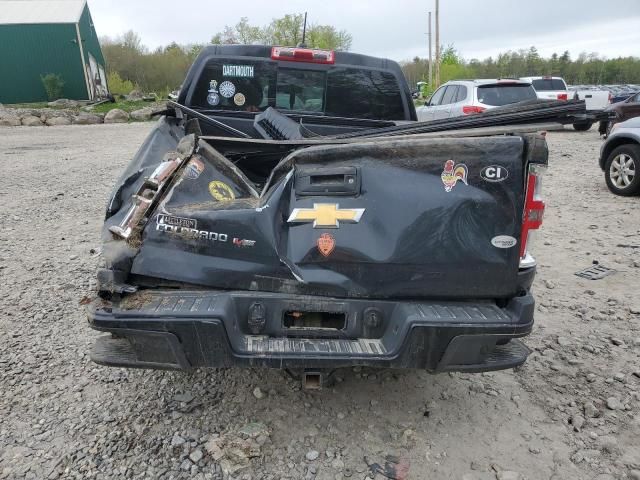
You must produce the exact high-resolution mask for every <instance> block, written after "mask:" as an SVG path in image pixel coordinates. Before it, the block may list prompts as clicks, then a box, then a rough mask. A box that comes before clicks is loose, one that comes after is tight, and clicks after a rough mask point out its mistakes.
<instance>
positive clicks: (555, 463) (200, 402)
mask: <svg viewBox="0 0 640 480" xmlns="http://www.w3.org/2000/svg"><path fill="white" fill-rule="evenodd" d="M150 128H151V125H150V124H129V125H102V126H74V127H50V128H40V127H34V128H29V129H27V128H3V129H1V130H0V165H1V171H2V179H3V182H2V184H1V185H0V231H1V232H2V233H1V234H0V334H1V335H2V338H4V342H5V343H4V347H2V349H0V391H1V392H2V395H1V396H0V419H1V420H0V478H2V479H5V478H7V479H14V478H15V479H24V478H26V479H47V478H83V479H84V478H103V479H106V478H114V479H115V478H118V479H120V478H148V479H155V478H160V479H170V478H173V479H177V478H194V479H221V478H222V477H223V475H224V476H225V478H226V477H229V476H230V478H237V479H244V480H246V479H252V480H257V479H296V480H297V479H307V478H308V479H312V478H316V479H319V480H326V479H328V480H334V479H336V480H339V479H343V478H353V479H359V480H361V479H365V478H376V479H382V478H383V476H382V475H380V474H377V475H376V474H374V473H370V471H369V469H368V468H367V463H366V462H367V461H368V462H369V463H372V462H376V463H380V464H381V465H384V463H385V459H386V458H387V457H388V456H390V455H391V456H395V457H397V458H395V461H396V462H399V464H400V468H398V470H402V469H407V468H408V470H409V474H408V476H407V477H406V478H409V479H429V480H438V479H449V478H452V479H465V480H473V479H477V480H483V479H500V480H507V479H519V478H520V479H524V478H527V479H531V480H534V479H535V480H537V479H557V480H559V479H583V478H584V479H599V480H606V479H625V478H632V479H640V471H638V470H640V448H639V447H638V446H639V445H640V332H639V329H640V323H639V320H640V318H639V314H640V298H639V288H638V286H640V268H639V267H640V256H639V253H640V248H639V247H640V230H639V229H640V209H639V208H638V206H639V203H638V202H639V201H640V199H638V198H620V197H615V196H613V195H611V194H610V193H609V192H608V190H607V189H606V187H605V184H604V179H603V176H602V173H601V172H600V171H599V169H598V167H597V162H596V159H597V153H598V148H599V145H600V142H601V141H600V139H599V138H598V135H597V132H595V130H592V131H589V132H585V133H578V132H573V131H564V132H553V133H550V134H549V136H548V139H549V144H550V149H551V161H550V164H551V166H550V169H549V173H548V175H547V176H546V177H545V185H544V190H545V197H546V201H547V204H548V206H547V212H546V219H545V223H544V226H543V230H542V232H541V235H539V236H538V243H537V248H536V255H537V257H538V259H539V262H540V263H539V267H540V268H539V273H538V276H537V279H536V284H535V293H536V297H537V300H538V307H537V318H536V322H537V323H536V327H535V330H534V333H533V335H532V336H531V337H529V338H528V339H527V343H528V345H529V346H530V347H532V348H533V349H534V353H533V354H532V355H531V357H530V358H529V361H528V362H527V363H526V365H525V366H524V367H522V368H520V369H518V370H517V371H515V372H514V371H505V372H499V373H490V374H482V375H469V374H444V375H438V376H431V375H428V374H426V373H424V372H421V371H406V372H403V371H400V372H398V371H391V370H368V369H354V370H345V371H342V372H340V374H339V379H338V380H341V381H339V382H338V383H337V384H336V386H335V387H333V388H331V389H326V390H323V391H320V392H305V391H301V390H300V387H299V384H298V383H297V382H295V381H294V380H292V379H291V378H289V377H288V376H287V375H286V374H284V373H282V372H279V371H261V370H207V371H196V372H193V373H181V372H154V371H139V370H124V369H113V368H107V367H100V366H97V365H95V364H93V363H92V362H91V361H90V360H89V356H88V351H89V349H90V346H91V344H92V341H93V339H94V338H95V337H96V336H97V335H98V334H97V333H96V332H93V331H92V330H90V329H89V328H88V327H87V324H86V318H85V315H84V312H83V307H82V306H81V305H79V302H80V300H81V299H82V298H83V297H85V296H91V295H92V289H93V288H94V281H93V276H94V272H95V269H96V266H97V265H98V262H99V260H100V253H99V249H100V243H99V229H100V225H101V217H102V214H103V209H104V205H105V202H106V198H107V195H108V194H109V192H110V189H111V187H112V184H113V182H114V180H115V178H116V176H117V175H118V173H119V172H120V170H121V169H122V168H123V166H124V165H125V164H126V162H127V161H128V159H129V158H130V157H131V155H132V154H133V153H134V151H135V149H136V148H137V146H138V145H139V144H140V143H141V141H142V140H143V138H144V137H145V135H146V134H147V132H148V131H149V129H150ZM594 261H598V262H600V263H601V264H603V265H606V266H608V267H612V268H615V269H616V270H617V273H616V274H614V275H611V276H609V277H606V278H604V279H602V280H597V281H589V280H585V279H580V278H578V277H576V276H574V275H573V274H574V272H576V271H578V270H580V269H583V268H586V267H588V266H590V265H591V264H592V262H594ZM365 457H366V460H365ZM398 477H400V475H398Z"/></svg>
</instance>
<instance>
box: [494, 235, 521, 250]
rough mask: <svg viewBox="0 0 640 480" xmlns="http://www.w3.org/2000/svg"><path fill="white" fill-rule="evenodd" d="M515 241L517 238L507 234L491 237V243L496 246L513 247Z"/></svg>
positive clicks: (516, 241)
mask: <svg viewBox="0 0 640 480" xmlns="http://www.w3.org/2000/svg"><path fill="white" fill-rule="evenodd" d="M516 243H518V240H516V239H515V238H513V237H510V236H509V235H498V236H497V237H493V238H492V239H491V245H493V246H494V247H496V248H511V247H514V246H515V245H516Z"/></svg>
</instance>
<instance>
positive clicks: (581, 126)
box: [573, 122, 593, 132]
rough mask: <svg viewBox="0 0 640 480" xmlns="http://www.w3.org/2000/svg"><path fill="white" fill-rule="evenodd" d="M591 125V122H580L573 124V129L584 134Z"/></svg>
mask: <svg viewBox="0 0 640 480" xmlns="http://www.w3.org/2000/svg"><path fill="white" fill-rule="evenodd" d="M591 125H593V123H592V122H580V123H574V124H573V128H574V129H575V130H576V131H577V132H586V131H587V130H589V129H590V128H591Z"/></svg>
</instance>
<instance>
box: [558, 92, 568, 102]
mask: <svg viewBox="0 0 640 480" xmlns="http://www.w3.org/2000/svg"><path fill="white" fill-rule="evenodd" d="M567 98H568V97H567V94H566V93H559V94H558V100H565V101H566V100H567Z"/></svg>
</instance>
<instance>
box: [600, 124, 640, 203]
mask: <svg viewBox="0 0 640 480" xmlns="http://www.w3.org/2000/svg"><path fill="white" fill-rule="evenodd" d="M600 168H602V170H603V171H604V178H605V181H606V183H607V187H608V188H609V190H611V191H612V192H613V193H615V194H616V195H622V196H630V195H640V117H636V118H632V119H631V120H627V121H625V122H622V123H616V124H615V125H614V126H613V127H612V129H611V133H610V134H609V137H608V138H607V140H606V141H605V142H604V143H603V144H602V147H601V148H600Z"/></svg>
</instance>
